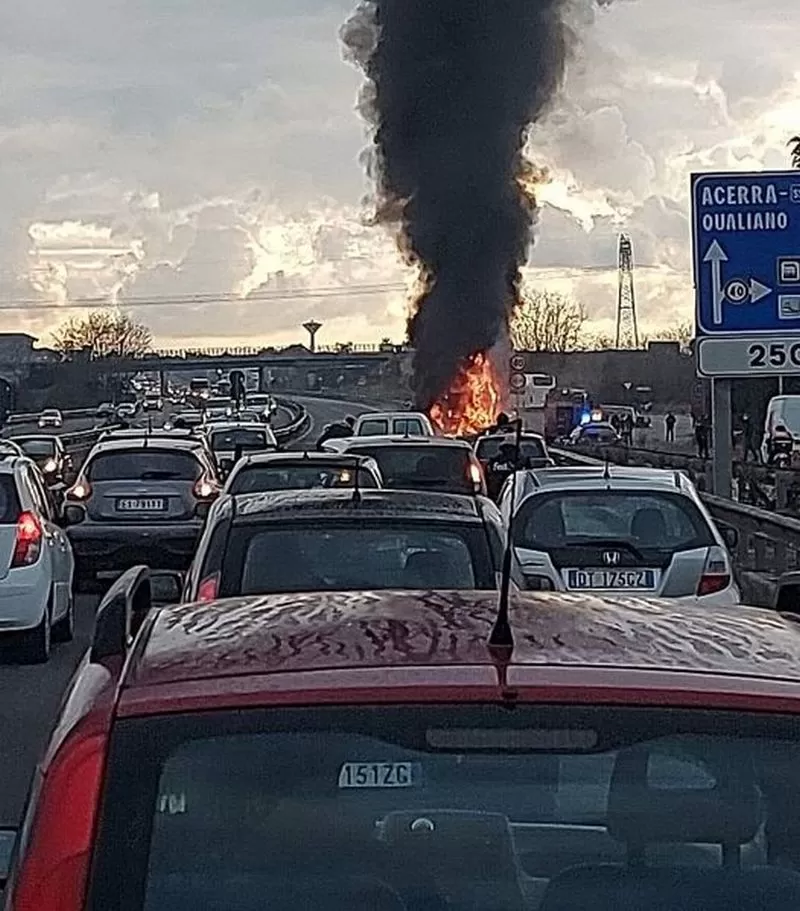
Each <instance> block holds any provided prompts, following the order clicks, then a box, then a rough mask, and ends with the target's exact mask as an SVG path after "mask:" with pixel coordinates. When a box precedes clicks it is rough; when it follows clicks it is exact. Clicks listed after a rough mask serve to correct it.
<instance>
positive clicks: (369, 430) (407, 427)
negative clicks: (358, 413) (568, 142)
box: [358, 418, 426, 437]
mask: <svg viewBox="0 0 800 911" xmlns="http://www.w3.org/2000/svg"><path fill="white" fill-rule="evenodd" d="M387 434H392V435H394V436H405V435H406V434H407V435H408V436H412V437H421V436H425V435H426V434H425V428H424V427H423V426H422V421H420V419H419V418H393V419H392V422H391V428H390V427H389V421H388V420H387V419H386V418H368V419H366V420H364V421H362V422H361V424H360V425H359V430H358V435H359V436H362V437H380V436H386V435H387Z"/></svg>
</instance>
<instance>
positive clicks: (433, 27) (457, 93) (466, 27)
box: [342, 0, 571, 409]
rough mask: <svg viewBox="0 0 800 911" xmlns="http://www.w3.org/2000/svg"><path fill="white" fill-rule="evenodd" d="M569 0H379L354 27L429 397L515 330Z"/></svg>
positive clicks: (365, 109) (388, 215) (376, 160)
mask: <svg viewBox="0 0 800 911" xmlns="http://www.w3.org/2000/svg"><path fill="white" fill-rule="evenodd" d="M564 9H565V0H368V2H362V3H361V4H360V5H359V7H358V8H357V10H356V11H355V13H354V14H353V16H352V17H351V18H350V19H349V20H348V22H347V23H346V24H345V26H344V27H343V29H342V40H343V42H344V44H345V47H346V49H347V56H348V57H349V59H351V60H353V61H354V62H355V63H357V64H358V65H359V66H360V67H361V68H362V70H363V71H364V73H365V74H366V76H367V80H368V82H367V86H366V87H365V91H364V93H363V96H362V102H361V110H362V113H363V114H364V116H365V117H366V118H367V119H368V120H369V121H370V123H371V124H372V127H373V142H374V149H373V152H372V155H371V158H370V163H371V174H372V176H373V177H374V178H375V181H376V186H377V195H378V199H377V207H376V218H377V220H378V221H381V222H383V223H396V224H397V225H398V226H399V235H400V243H401V247H402V249H403V251H404V253H405V254H406V256H407V257H408V259H409V260H410V261H411V262H413V263H415V264H416V265H417V266H418V267H419V269H420V274H421V278H422V282H423V292H422V294H421V296H420V298H419V300H418V301H417V307H416V312H415V313H414V314H413V316H412V317H411V319H410V321H409V337H410V340H411V342H412V344H413V346H414V348H415V350H416V355H415V361H414V385H415V395H416V398H417V404H418V406H419V407H421V408H424V409H427V408H429V407H430V405H431V404H432V403H433V402H435V401H436V400H437V399H438V398H439V397H440V396H441V395H442V394H443V393H444V392H446V390H447V389H448V388H449V386H450V383H451V381H452V380H453V379H454V377H456V376H457V374H458V372H459V370H460V368H461V366H462V365H463V364H464V362H465V359H467V358H469V357H470V356H471V355H474V354H475V353H476V352H478V351H488V350H490V349H491V348H492V347H493V346H494V345H495V344H496V343H497V342H499V341H502V340H504V339H505V338H506V337H507V330H508V323H509V318H510V316H511V313H512V311H513V308H514V306H515V303H516V301H517V299H518V287H519V282H520V267H521V266H522V265H524V263H525V261H526V259H527V255H528V249H529V246H530V243H531V240H532V226H533V219H534V215H535V203H534V202H533V200H532V198H530V196H529V195H528V194H526V192H524V190H523V189H522V187H521V184H520V180H521V178H522V177H523V176H524V175H525V173H526V167H527V165H526V162H525V159H524V157H523V147H524V145H525V143H526V141H527V137H528V131H529V129H530V125H531V124H533V123H535V122H536V120H537V119H538V118H539V117H540V115H541V114H542V112H543V111H544V109H545V108H546V106H547V103H548V102H549V101H550V100H551V99H552V97H553V95H554V94H555V92H556V90H557V88H558V87H559V84H560V82H561V80H562V77H563V73H564V64H565V60H566V57H567V54H568V50H569V46H570V43H571V42H570V31H569V29H568V27H567V26H566V24H565V22H564V19H563V16H562V14H563V12H564Z"/></svg>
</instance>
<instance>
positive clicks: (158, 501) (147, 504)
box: [117, 497, 167, 512]
mask: <svg viewBox="0 0 800 911" xmlns="http://www.w3.org/2000/svg"><path fill="white" fill-rule="evenodd" d="M166 508H167V501H166V500H165V499H164V498H163V497H148V498H146V499H145V498H138V497H137V498H135V499H134V498H130V499H125V500H117V511H118V512H164V510H165V509H166Z"/></svg>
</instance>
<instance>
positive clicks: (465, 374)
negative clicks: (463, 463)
mask: <svg viewBox="0 0 800 911" xmlns="http://www.w3.org/2000/svg"><path fill="white" fill-rule="evenodd" d="M499 406H500V382H499V380H498V376H497V373H496V371H495V369H494V367H493V365H492V362H491V361H490V360H489V358H488V357H487V356H486V354H484V353H483V352H481V351H479V352H478V353H477V354H474V355H473V356H472V357H471V358H469V359H468V360H467V361H466V363H465V364H464V366H463V368H462V369H461V371H460V373H459V374H458V376H457V377H456V378H455V379H454V380H453V382H452V383H451V385H450V388H449V389H448V390H447V392H446V393H445V394H444V395H443V396H442V397H441V398H440V399H439V401H438V402H434V404H433V405H432V406H431V409H430V416H431V421H432V422H433V424H434V426H435V427H436V428H438V430H439V431H440V432H441V433H443V434H445V435H446V436H470V435H474V434H477V433H480V432H481V431H482V430H485V429H486V428H487V427H490V426H491V425H492V424H493V423H494V421H495V418H496V417H497V414H498V411H499Z"/></svg>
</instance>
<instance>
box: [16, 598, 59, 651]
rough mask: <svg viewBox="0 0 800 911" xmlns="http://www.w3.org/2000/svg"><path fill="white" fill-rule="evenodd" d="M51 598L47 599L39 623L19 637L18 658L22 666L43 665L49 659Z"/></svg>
mask: <svg viewBox="0 0 800 911" xmlns="http://www.w3.org/2000/svg"><path fill="white" fill-rule="evenodd" d="M51 602H52V597H49V598H48V599H47V604H46V606H45V610H44V614H43V615H42V620H41V623H39V625H38V626H37V627H35V628H34V629H31V630H27V631H26V632H24V633H22V635H21V636H20V644H19V657H20V659H21V660H22V662H23V663H24V664H44V663H45V662H46V661H47V659H48V658H49V657H50V641H51V639H50V634H51V630H50V616H51Z"/></svg>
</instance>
